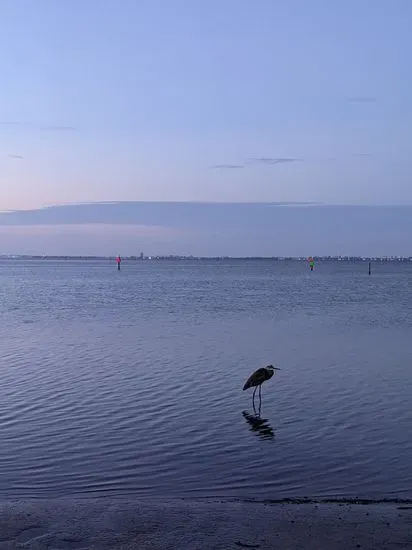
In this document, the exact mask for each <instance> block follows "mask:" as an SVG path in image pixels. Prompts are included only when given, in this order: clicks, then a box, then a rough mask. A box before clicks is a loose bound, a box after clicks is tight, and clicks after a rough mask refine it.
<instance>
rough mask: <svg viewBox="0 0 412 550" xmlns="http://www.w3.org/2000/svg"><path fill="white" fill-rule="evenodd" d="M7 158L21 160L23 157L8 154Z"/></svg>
mask: <svg viewBox="0 0 412 550" xmlns="http://www.w3.org/2000/svg"><path fill="white" fill-rule="evenodd" d="M8 157H9V159H19V160H21V159H22V158H23V155H8Z"/></svg>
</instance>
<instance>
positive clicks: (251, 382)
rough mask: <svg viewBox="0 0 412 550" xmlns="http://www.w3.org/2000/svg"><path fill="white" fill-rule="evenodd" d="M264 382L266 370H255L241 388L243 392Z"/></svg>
mask: <svg viewBox="0 0 412 550" xmlns="http://www.w3.org/2000/svg"><path fill="white" fill-rule="evenodd" d="M265 380H266V369H265V368H264V367H262V368H260V369H258V370H256V371H255V372H254V373H253V374H251V375H250V376H249V378H248V379H247V380H246V383H245V385H244V386H243V389H244V390H247V389H248V388H251V387H253V386H258V385H259V384H262V383H263V382H264V381H265Z"/></svg>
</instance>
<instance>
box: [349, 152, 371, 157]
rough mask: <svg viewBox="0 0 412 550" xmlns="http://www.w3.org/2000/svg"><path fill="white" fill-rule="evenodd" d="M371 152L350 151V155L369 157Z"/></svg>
mask: <svg viewBox="0 0 412 550" xmlns="http://www.w3.org/2000/svg"><path fill="white" fill-rule="evenodd" d="M371 156H372V155H371V153H352V157H371Z"/></svg>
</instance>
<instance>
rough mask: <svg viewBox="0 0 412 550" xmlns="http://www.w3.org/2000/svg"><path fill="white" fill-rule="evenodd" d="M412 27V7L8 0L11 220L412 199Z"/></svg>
mask: <svg viewBox="0 0 412 550" xmlns="http://www.w3.org/2000/svg"><path fill="white" fill-rule="evenodd" d="M411 20H412V3H411V2H410V1H409V0H375V1H373V2H372V0H369V1H368V0H347V1H345V2H330V0H311V1H308V0H276V1H275V0H259V1H257V2H256V1H255V2H252V1H251V0H249V1H246V0H219V1H217V0H209V1H208V2H200V1H193V0H173V2H170V1H169V0H163V1H161V0H139V1H136V0H117V1H116V2H115V1H114V0H105V2H101V0H71V1H70V2H67V1H65V0H37V1H36V2H33V3H31V2H27V0H2V1H1V2H0V74H1V86H0V210H2V211H6V210H21V209H38V208H42V207H44V206H47V205H59V204H67V203H84V202H102V201H192V202H193V201H217V202H222V201H223V202H255V201H258V202H279V201H287V202H295V201H297V202H307V201H309V202H312V201H313V202H320V203H325V204H334V205H342V204H347V205H359V204H367V205H406V204H408V205H412V185H411V184H410V183H411V182H410V175H411V168H412V155H411V153H412V142H411V139H410V128H411V125H412V109H411V101H410V99H411V90H412V70H411V60H410V52H411V51H412V34H411V33H410V21H411ZM88 223H89V222H88ZM211 224H212V220H211ZM132 225H137V226H141V224H140V223H139V220H137V221H135V222H133V224H132ZM151 226H152V225H151V223H149V224H148V226H147V227H151ZM89 229H90V228H89ZM146 229H147V228H146ZM10 231H11V230H10ZM14 231H17V228H15V229H14ZM48 231H53V230H52V229H50V228H49V229H48ZM79 231H80V228H79ZM53 235H54V236H53ZM122 235H123V234H122ZM170 235H171V233H170V234H169V236H170ZM49 236H50V239H51V241H53V239H55V240H54V241H53V242H54V243H55V244H56V243H57V242H60V244H62V243H63V240H62V237H61V236H60V237H59V236H58V234H57V233H56V234H53V233H50V235H49ZM0 237H1V234H0ZM126 237H127V234H126V236H125V235H123V237H122V238H123V239H125V238H126ZM7 238H9V237H7ZM56 239H57V240H56ZM67 239H69V241H70V238H69V237H67ZM67 239H66V237H65V239H64V243H66V244H67V243H68V242H69V241H67ZM0 242H4V240H3V239H2V240H1V241H0ZM72 242H74V241H72ZM66 244H65V246H66ZM170 246H171V247H172V246H173V238H172V241H171V244H170ZM1 252H2V247H1V246H0V253H1Z"/></svg>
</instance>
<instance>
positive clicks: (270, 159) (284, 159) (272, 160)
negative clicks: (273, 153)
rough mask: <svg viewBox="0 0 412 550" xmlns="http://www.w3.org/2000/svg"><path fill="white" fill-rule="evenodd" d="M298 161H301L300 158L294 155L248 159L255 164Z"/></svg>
mask: <svg viewBox="0 0 412 550" xmlns="http://www.w3.org/2000/svg"><path fill="white" fill-rule="evenodd" d="M299 161H301V159H298V158H294V157H258V158H251V159H249V162H253V163H256V164H287V163H292V162H299Z"/></svg>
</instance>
